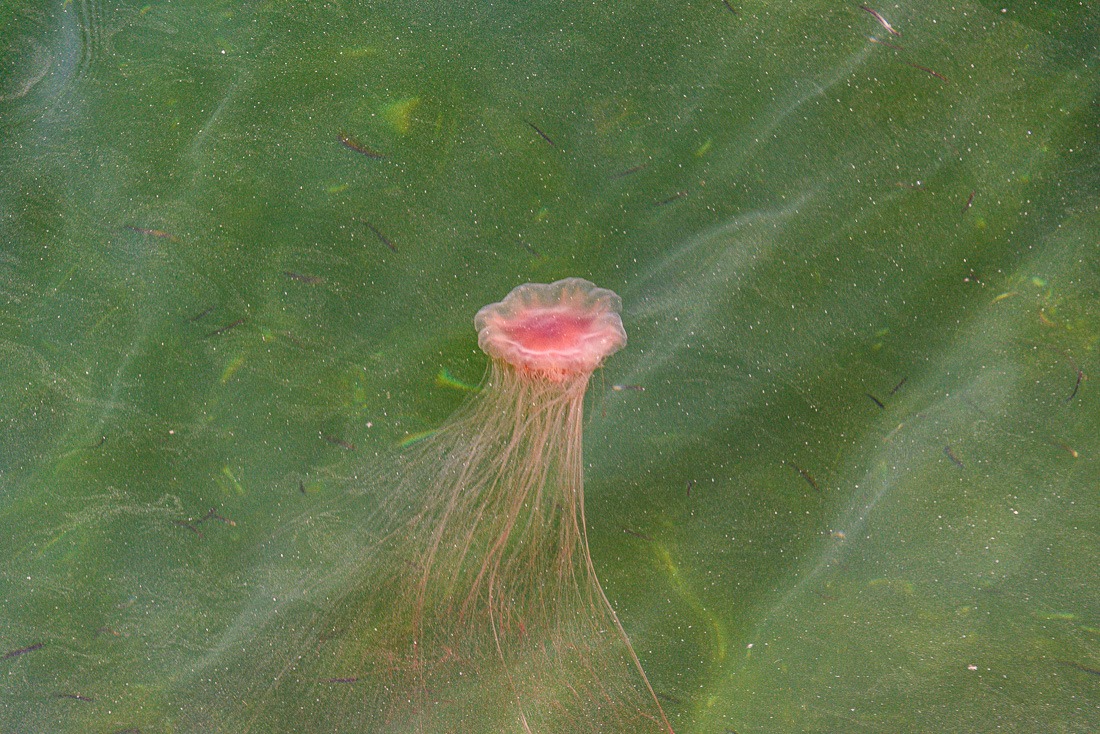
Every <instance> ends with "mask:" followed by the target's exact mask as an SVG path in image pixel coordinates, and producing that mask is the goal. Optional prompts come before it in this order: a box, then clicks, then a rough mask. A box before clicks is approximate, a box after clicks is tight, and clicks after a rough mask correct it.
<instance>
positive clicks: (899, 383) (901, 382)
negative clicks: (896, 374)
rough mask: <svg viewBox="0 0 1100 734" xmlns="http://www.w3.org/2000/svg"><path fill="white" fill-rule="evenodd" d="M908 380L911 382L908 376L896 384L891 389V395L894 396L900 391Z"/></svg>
mask: <svg viewBox="0 0 1100 734" xmlns="http://www.w3.org/2000/svg"><path fill="white" fill-rule="evenodd" d="M908 380H909V377H908V376H906V377H903V378H901V380H900V381H899V382H898V384H896V385H894V386H893V387H892V388H890V394H891V395H893V394H894V393H896V392H897V391H898V390H900V389H901V386H902V385H904V384H905V383H906V381H908Z"/></svg>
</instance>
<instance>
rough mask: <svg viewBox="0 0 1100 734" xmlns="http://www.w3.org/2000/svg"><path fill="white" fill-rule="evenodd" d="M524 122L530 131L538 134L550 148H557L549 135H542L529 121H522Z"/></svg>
mask: <svg viewBox="0 0 1100 734" xmlns="http://www.w3.org/2000/svg"><path fill="white" fill-rule="evenodd" d="M524 122H526V123H527V124H528V125H529V126H530V127H531V129H532V130H534V131H535V132H537V133H538V134H539V137H541V138H542V139H543V140H545V141H546V142H547V143H549V144H550V147H551V148H557V147H558V144H557V143H555V142H554V141H553V140H551V139H550V136H549V135H547V134H546V133H544V132H543V131H542V130H539V129H538V127H537V126H536V125H535V123H533V122H531V121H530V120H524Z"/></svg>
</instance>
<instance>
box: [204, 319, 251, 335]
mask: <svg viewBox="0 0 1100 734" xmlns="http://www.w3.org/2000/svg"><path fill="white" fill-rule="evenodd" d="M245 321H248V319H245V318H240V319H237V320H236V321H234V322H233V323H232V324H226V325H225V326H223V327H221V328H220V329H214V330H213V331H210V332H207V334H206V336H208V337H209V336H217V335H218V334H224V333H225V332H227V331H230V330H232V329H236V328H237V327H238V326H240V325H241V324H243V323H244V322H245Z"/></svg>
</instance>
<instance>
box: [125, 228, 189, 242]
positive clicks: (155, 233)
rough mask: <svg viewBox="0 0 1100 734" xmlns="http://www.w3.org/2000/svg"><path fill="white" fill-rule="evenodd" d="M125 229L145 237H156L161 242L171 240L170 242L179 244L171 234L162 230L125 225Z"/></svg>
mask: <svg viewBox="0 0 1100 734" xmlns="http://www.w3.org/2000/svg"><path fill="white" fill-rule="evenodd" d="M126 229H128V230H130V231H131V232H137V233H138V234H143V235H147V236H149V237H157V238H159V239H162V240H171V241H172V242H179V239H178V238H177V237H176V236H175V235H174V234H172V233H171V232H165V231H164V230H163V229H149V228H148V227H133V226H130V225H126Z"/></svg>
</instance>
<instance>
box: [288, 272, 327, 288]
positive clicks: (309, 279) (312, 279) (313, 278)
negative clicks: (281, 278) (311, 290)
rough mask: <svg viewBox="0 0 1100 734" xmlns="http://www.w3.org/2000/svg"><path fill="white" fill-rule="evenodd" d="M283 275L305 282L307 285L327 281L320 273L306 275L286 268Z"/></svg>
mask: <svg viewBox="0 0 1100 734" xmlns="http://www.w3.org/2000/svg"><path fill="white" fill-rule="evenodd" d="M283 275H285V276H286V277H288V278H290V279H291V280H296V281H298V282H299V283H305V284H306V285H320V284H321V283H324V282H325V279H324V278H322V277H321V276H319V275H306V274H305V273H295V272H294V271H293V270H284V271H283Z"/></svg>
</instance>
